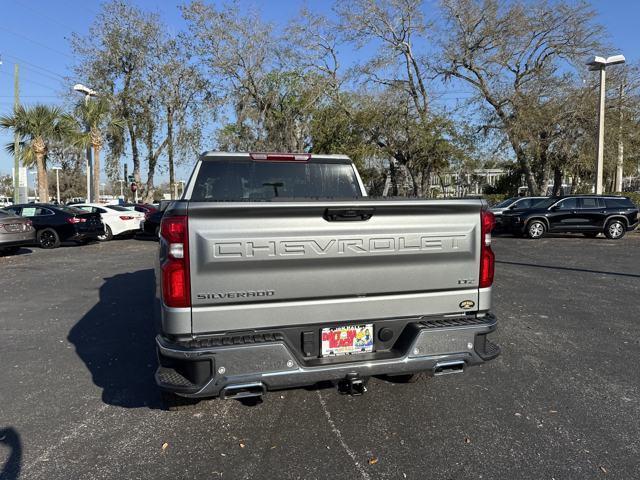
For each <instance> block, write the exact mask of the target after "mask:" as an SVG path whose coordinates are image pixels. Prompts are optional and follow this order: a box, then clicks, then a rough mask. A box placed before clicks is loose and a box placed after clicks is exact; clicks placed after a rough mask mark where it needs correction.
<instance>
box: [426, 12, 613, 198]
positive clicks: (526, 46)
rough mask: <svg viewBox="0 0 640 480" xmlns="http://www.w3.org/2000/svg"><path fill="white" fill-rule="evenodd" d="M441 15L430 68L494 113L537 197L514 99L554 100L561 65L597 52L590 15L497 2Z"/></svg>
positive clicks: (595, 28)
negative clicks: (437, 54) (436, 54)
mask: <svg viewBox="0 0 640 480" xmlns="http://www.w3.org/2000/svg"><path fill="white" fill-rule="evenodd" d="M442 10H443V14H444V19H445V26H444V28H443V29H442V38H441V58H442V61H441V62H439V63H437V64H436V65H434V68H435V70H436V71H437V72H438V73H439V74H441V75H442V76H443V77H444V78H445V79H447V80H448V79H452V78H456V79H458V80H461V81H462V82H464V83H466V84H468V85H470V86H472V87H473V88H474V89H475V90H476V92H477V93H478V97H479V99H481V100H482V101H483V102H484V103H485V104H486V105H488V106H489V108H490V109H492V111H493V112H494V113H495V115H496V117H497V118H496V119H497V125H498V126H499V128H501V129H502V131H503V132H504V133H505V135H506V136H507V138H508V140H509V143H510V145H511V147H512V149H513V151H514V153H515V156H516V159H517V161H518V163H519V164H520V167H521V169H522V171H523V172H524V174H525V176H526V179H527V184H528V187H529V190H530V192H531V193H533V194H535V193H537V192H538V190H539V186H538V184H537V182H536V180H535V177H534V174H533V172H532V168H531V162H530V159H529V158H528V156H527V152H526V149H525V143H526V139H523V138H522V135H521V131H522V129H523V128H524V127H523V126H522V125H523V124H524V123H525V122H526V120H527V119H526V110H522V109H521V108H520V100H521V98H522V97H526V96H527V95H529V94H531V93H535V94H537V95H541V94H542V95H543V96H542V97H539V98H542V99H544V98H545V97H544V95H553V88H554V85H555V83H556V82H555V79H556V78H557V74H558V71H559V69H560V67H561V66H564V67H565V68H566V67H569V66H570V65H571V63H572V62H576V61H581V60H584V58H585V56H586V55H587V54H588V53H591V52H593V51H594V50H595V49H596V47H597V46H598V45H599V44H600V36H601V33H602V29H601V28H600V27H599V26H598V25H596V24H594V23H593V18H594V16H595V13H594V11H593V10H592V9H591V7H590V6H589V5H588V4H586V3H584V2H580V3H577V4H574V3H568V2H565V1H559V2H553V3H550V2H547V1H539V2H536V3H533V4H524V3H523V2H515V3H509V4H507V3H506V2H503V1H500V0H443V2H442ZM543 86H546V87H547V88H546V89H545V90H544V91H541V90H542V87H543Z"/></svg>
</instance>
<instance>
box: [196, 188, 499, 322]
mask: <svg viewBox="0 0 640 480" xmlns="http://www.w3.org/2000/svg"><path fill="white" fill-rule="evenodd" d="M481 207H482V204H481V202H480V201H476V200H436V201H433V200H387V201H376V200H357V201H352V202H322V201H317V202H264V203H260V202H246V203H245V202H238V203H236V202H233V203H232V202H229V203H225V202H217V203H199V202H190V204H189V207H188V209H189V210H188V217H189V225H188V228H189V244H190V247H189V248H190V271H191V294H192V330H193V333H194V334H198V333H207V332H229V331H234V330H245V329H257V328H265V327H271V326H274V325H280V326H283V325H302V324H314V323H327V322H343V321H359V320H364V319H376V318H387V317H395V318H398V317H403V316H414V315H432V314H450V313H456V312H465V311H477V310H478V308H479V305H478V304H479V303H480V299H479V290H478V273H479V262H480V210H481ZM361 214H362V216H361ZM482 308H484V306H483V307H482ZM486 308H488V305H486Z"/></svg>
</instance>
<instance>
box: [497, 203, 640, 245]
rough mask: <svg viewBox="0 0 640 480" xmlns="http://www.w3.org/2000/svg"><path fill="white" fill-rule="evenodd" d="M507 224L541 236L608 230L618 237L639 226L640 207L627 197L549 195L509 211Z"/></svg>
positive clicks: (609, 235) (610, 235)
mask: <svg viewBox="0 0 640 480" xmlns="http://www.w3.org/2000/svg"><path fill="white" fill-rule="evenodd" d="M502 220H503V226H504V227H505V228H506V229H508V230H509V231H511V232H513V233H515V234H524V235H527V236H528V237H529V238H541V237H542V236H544V234H545V233H547V232H574V233H582V234H583V235H585V236H587V237H596V236H597V235H598V234H599V233H604V234H605V236H606V237H607V238H610V239H613V240H617V239H619V238H622V237H623V236H624V234H625V233H626V232H627V231H631V230H634V229H635V228H636V227H637V226H638V208H637V207H636V206H635V205H634V204H633V202H632V201H631V200H630V199H629V198H627V197H619V196H606V195H572V196H567V197H549V198H548V199H547V200H545V201H543V202H540V203H537V204H535V205H533V206H532V207H531V208H528V209H520V210H518V209H516V210H509V211H505V212H504V213H503V214H502Z"/></svg>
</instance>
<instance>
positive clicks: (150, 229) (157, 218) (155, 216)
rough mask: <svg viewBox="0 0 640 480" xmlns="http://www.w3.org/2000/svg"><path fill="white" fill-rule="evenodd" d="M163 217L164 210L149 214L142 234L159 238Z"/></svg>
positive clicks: (143, 224) (143, 225)
mask: <svg viewBox="0 0 640 480" xmlns="http://www.w3.org/2000/svg"><path fill="white" fill-rule="evenodd" d="M163 215H164V211H162V210H156V211H155V212H153V213H150V214H148V215H147V217H146V218H145V219H144V222H143V223H142V232H143V233H144V234H145V235H151V236H153V237H156V238H158V236H159V235H160V222H161V221H162V216H163Z"/></svg>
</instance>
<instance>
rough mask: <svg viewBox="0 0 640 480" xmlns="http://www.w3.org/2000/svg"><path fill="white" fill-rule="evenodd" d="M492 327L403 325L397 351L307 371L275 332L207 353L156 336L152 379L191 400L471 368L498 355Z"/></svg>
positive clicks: (488, 322)
mask: <svg viewBox="0 0 640 480" xmlns="http://www.w3.org/2000/svg"><path fill="white" fill-rule="evenodd" d="M496 327H497V321H496V318H495V317H494V316H493V315H486V316H484V317H482V318H476V317H468V318H466V319H465V318H462V319H447V318H442V317H441V318H440V319H433V318H429V319H428V320H424V321H417V322H415V323H410V324H408V325H407V327H406V329H405V333H403V336H404V339H405V341H403V342H401V343H402V346H401V348H400V349H397V350H395V351H389V352H379V353H377V354H362V355H354V356H348V357H332V358H330V359H316V360H315V363H314V364H313V365H310V364H309V362H307V361H305V360H304V359H301V358H300V356H299V355H297V354H296V352H295V351H294V349H293V348H291V346H290V345H289V344H288V342H287V341H286V340H285V337H284V336H278V335H277V334H275V335H272V334H267V335H244V336H237V337H233V338H230V340H229V341H226V342H223V343H230V344H223V345H220V346H215V347H199V346H195V347H194V346H192V345H193V344H194V343H195V344H196V345H200V344H202V343H203V342H199V341H194V342H190V343H189V345H190V346H187V344H182V343H172V342H170V341H168V340H167V339H165V338H164V337H161V336H158V337H156V344H157V351H158V359H159V364H160V365H159V367H158V370H157V371H156V375H155V379H156V383H157V384H158V386H159V387H160V388H161V389H163V390H168V391H172V392H174V393H177V394H179V395H182V396H186V397H194V398H197V397H215V396H219V395H220V394H221V392H223V391H224V389H225V388H227V387H229V386H233V385H240V384H259V385H261V386H263V388H264V389H265V390H278V389H284V388H291V387H300V386H305V385H312V384H315V383H318V382H322V381H338V380H342V379H344V378H347V377H349V376H351V377H352V376H354V375H355V376H361V377H369V376H374V375H384V374H392V375H399V374H408V373H417V372H424V371H427V372H428V371H434V370H435V369H436V367H437V366H438V365H442V364H445V363H448V362H464V364H465V366H472V365H477V364H480V363H484V362H486V361H488V360H492V359H493V358H495V357H497V356H498V355H499V354H500V348H499V347H498V346H497V345H495V344H493V343H491V342H490V341H489V340H488V339H487V335H488V334H489V333H491V332H493V331H494V330H495V329H496ZM401 340H402V339H401ZM205 343H206V342H205ZM367 355H369V356H367Z"/></svg>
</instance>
